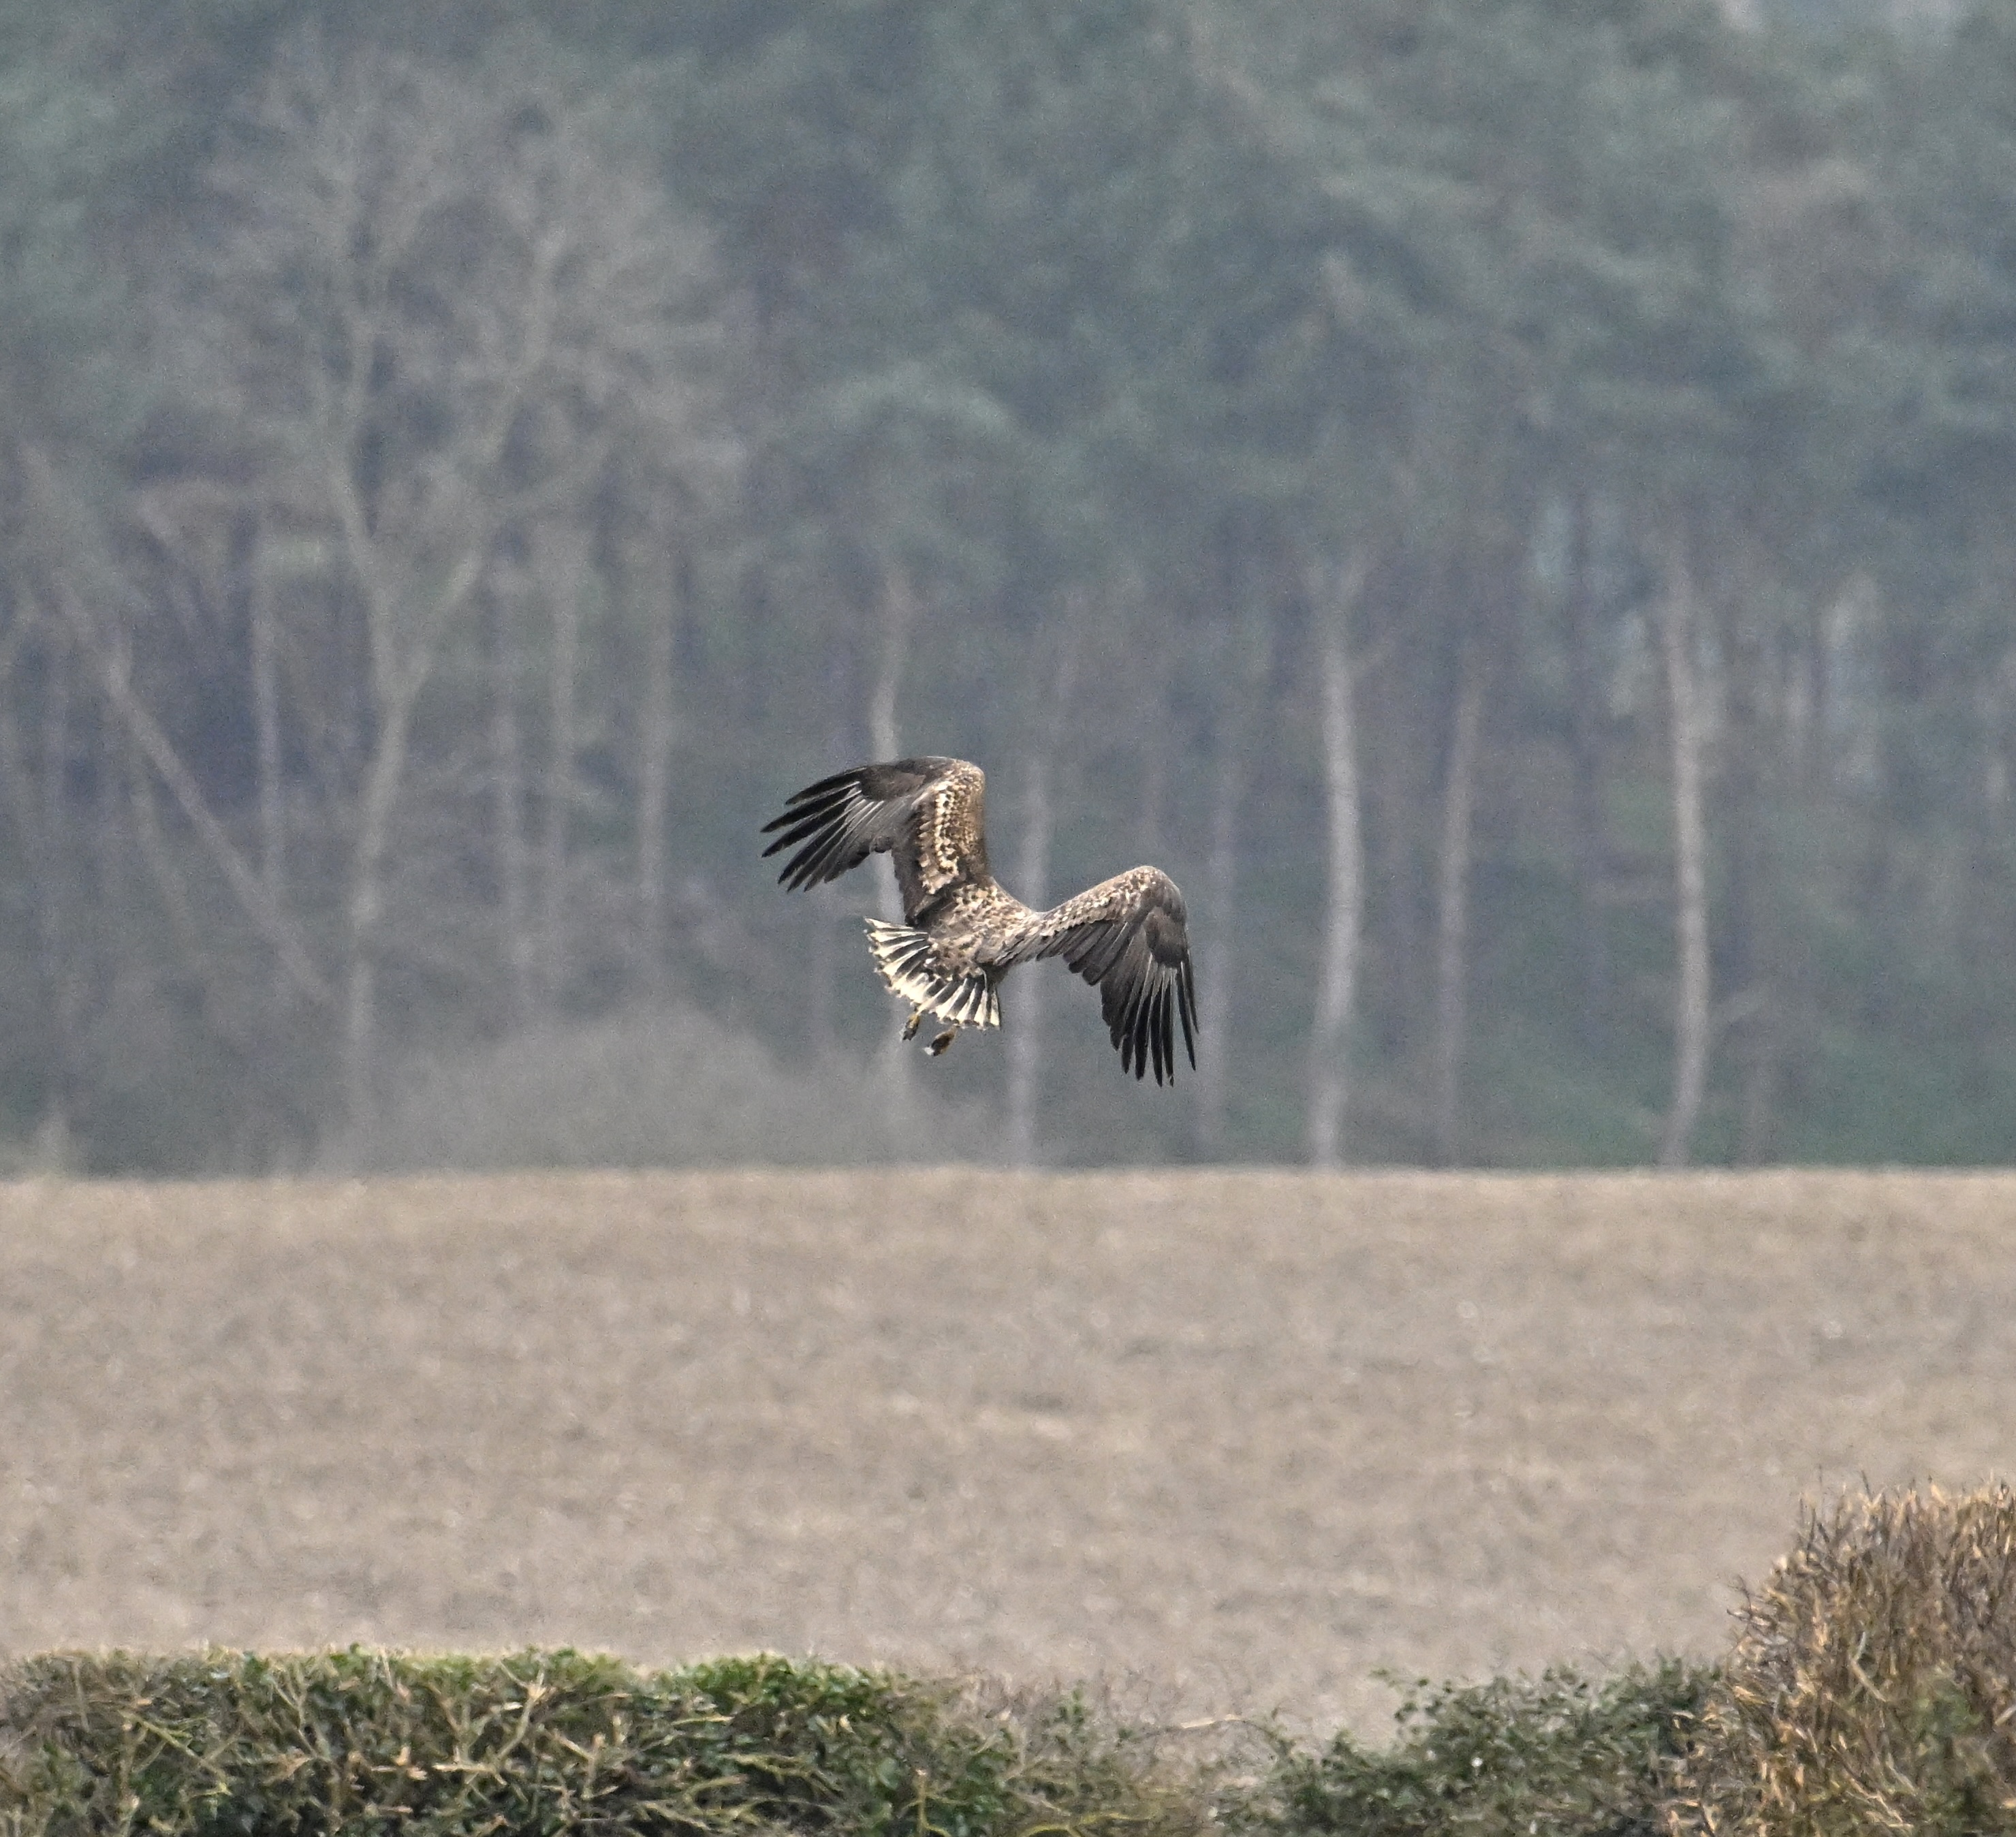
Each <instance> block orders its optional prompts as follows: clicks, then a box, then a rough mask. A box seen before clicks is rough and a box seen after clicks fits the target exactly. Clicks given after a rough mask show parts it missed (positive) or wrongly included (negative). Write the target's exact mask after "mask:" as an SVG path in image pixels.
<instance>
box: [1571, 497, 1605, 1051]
mask: <svg viewBox="0 0 2016 1837" xmlns="http://www.w3.org/2000/svg"><path fill="white" fill-rule="evenodd" d="M1573 514H1574V524H1575V541H1574V546H1573V548H1572V550H1571V556H1570V562H1569V570H1570V571H1569V578H1568V756H1569V762H1570V765H1571V768H1572V770H1573V773H1574V791H1573V795H1572V798H1571V812H1572V816H1573V819H1574V836H1575V893H1576V899H1577V903H1578V906H1579V917H1580V920H1581V924H1580V937H1579V945H1580V956H1581V960H1582V961H1581V971H1582V974H1581V978H1580V993H1581V998H1582V1000H1581V1006H1580V1010H1579V1014H1578V1017H1577V1018H1578V1022H1579V1025H1578V1028H1577V1031H1578V1032H1579V1034H1580V1035H1581V1037H1582V1045H1583V1046H1584V1048H1585V1049H1586V1050H1589V1051H1590V1052H1594V1051H1595V1050H1597V1048H1598V1047H1599V1046H1600V1043H1601V1041H1602V1037H1603V1023H1604V1015H1605V1014H1607V1012H1608V1010H1609V1007H1610V937H1609V924H1608V919H1607V914H1606V913H1605V911H1604V882H1605V880H1606V878H1607V869H1608V862H1609V852H1610V851H1609V845H1608V841H1607V827H1606V823H1605V820H1604V807H1603V744H1602V721H1603V715H1602V706H1601V704H1602V699H1603V695H1604V683H1603V680H1602V675H1601V672H1600V670H1599V668H1598V667H1597V641H1598V633H1597V618H1598V609H1597V603H1596V581H1595V566H1596V559H1595V553H1594V549H1595V544H1594V542H1593V541H1592V539H1591V531H1590V525H1591V522H1592V520H1593V517H1594V516H1595V506H1594V503H1593V499H1592V498H1591V496H1590V495H1589V494H1588V493H1586V492H1584V493H1582V494H1581V495H1579V496H1578V497H1577V499H1575V508H1574V513H1573Z"/></svg>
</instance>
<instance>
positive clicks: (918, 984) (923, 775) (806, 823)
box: [763, 758, 1197, 1084]
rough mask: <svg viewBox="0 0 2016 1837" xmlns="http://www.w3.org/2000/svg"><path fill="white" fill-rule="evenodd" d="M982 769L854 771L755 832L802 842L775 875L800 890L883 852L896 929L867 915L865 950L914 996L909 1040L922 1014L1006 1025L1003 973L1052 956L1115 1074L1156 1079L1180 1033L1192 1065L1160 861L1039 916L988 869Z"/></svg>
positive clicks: (1180, 951)
mask: <svg viewBox="0 0 2016 1837" xmlns="http://www.w3.org/2000/svg"><path fill="white" fill-rule="evenodd" d="M986 784H987V780H986V776H985V774H984V773H982V772H981V769H980V768H979V767H978V766H977V765H969V764H968V763H967V762H966V761H965V760H964V759H938V758H918V759H895V760H892V761H891V762H889V763H888V764H887V765H856V766H855V767H853V768H852V769H851V770H848V771H846V772H837V773H834V774H833V776H832V777H830V778H822V779H821V780H819V783H817V784H808V785H807V786H806V787H805V789H804V790H803V791H800V792H798V793H797V795H796V796H794V797H793V798H790V799H789V800H788V801H787V802H786V804H785V806H784V813H783V816H779V817H777V818H776V819H774V820H773V821H772V822H769V823H765V825H764V826H763V833H764V834H765V835H768V834H770V832H771V831H772V830H782V831H783V834H780V835H779V836H778V837H777V839H776V841H774V842H772V844H771V845H769V848H765V850H764V851H763V852H764V854H765V856H769V855H775V854H776V853H777V852H779V850H780V849H784V848H793V849H795V850H797V852H796V853H795V854H794V855H792V856H791V857H790V859H789V860H787V862H786V863H785V864H784V870H783V873H780V874H779V875H778V877H777V878H778V880H779V882H780V883H781V884H783V885H784V886H786V887H788V888H792V889H793V890H794V891H795V890H797V888H801V887H817V886H822V885H823V884H825V883H826V881H831V880H837V879H838V878H839V877H840V876H841V875H842V874H844V873H846V872H847V870H848V869H849V868H850V867H858V866H860V865H861V863H862V862H864V861H866V859H868V857H869V855H879V854H881V853H884V852H887V853H888V854H889V855H891V856H892V857H893V858H894V859H895V866H896V884H897V887H898V889H899V890H900V891H901V892H902V895H903V918H904V923H903V924H900V925H895V924H887V923H885V922H884V920H880V919H869V920H867V921H866V923H867V926H868V948H869V951H870V952H871V953H873V956H874V959H875V967H876V970H877V972H878V973H879V974H880V976H881V978H882V980H883V982H884V983H885V984H886V985H887V987H888V989H889V990H890V992H891V994H894V995H899V996H902V998H903V999H904V1000H905V1001H907V1002H909V1003H910V1009H911V1012H910V1018H909V1021H908V1023H907V1024H906V1025H905V1027H904V1028H903V1037H904V1038H905V1039H913V1038H915V1037H916V1032H917V1029H918V1028H919V1027H920V1026H921V1025H923V1018H924V1016H925V1015H927V1014H934V1015H936V1016H937V1017H938V1018H939V1019H940V1020H941V1021H949V1022H950V1023H951V1025H949V1026H948V1027H947V1028H945V1031H944V1032H942V1033H941V1034H939V1035H938V1036H937V1037H936V1038H935V1039H933V1040H932V1041H931V1045H930V1047H929V1049H928V1050H930V1052H931V1054H932V1055H933V1056H934V1057H936V1056H937V1055H938V1054H940V1053H941V1052H943V1051H944V1050H945V1048H946V1047H947V1046H950V1045H951V1044H952V1041H953V1039H955V1038H956V1036H957V1035H958V1032H959V1029H960V1028H962V1027H998V1026H999V1025H1000V1024H1001V996H1000V993H999V990H1000V986H1001V978H1003V976H1005V975H1006V974H1008V972H1009V971H1010V970H1012V969H1013V967H1015V966H1016V964H1019V963H1026V962H1031V961H1033V960H1035V959H1036V958H1038V957H1043V956H1060V957H1062V958H1063V959H1064V961H1065V962H1066V963H1067V964H1070V965H1071V967H1072V968H1073V969H1074V970H1075V971H1077V972H1078V974H1080V975H1081V976H1082V977H1083V978H1085V981H1086V982H1089V983H1091V984H1093V986H1094V987H1096V989H1098V991H1099V1000H1100V1013H1101V1014H1103V1016H1104V1017H1105V1019H1106V1025H1107V1031H1108V1032H1109V1033H1110V1034H1111V1036H1112V1039H1113V1043H1114V1045H1115V1046H1118V1048H1119V1049H1120V1063H1121V1067H1122V1068H1123V1069H1125V1070H1126V1071H1129V1072H1132V1073H1133V1074H1134V1075H1135V1076H1136V1078H1145V1077H1146V1076H1147V1075H1148V1073H1149V1072H1150V1070H1152V1071H1153V1072H1154V1074H1155V1082H1157V1084H1161V1083H1162V1082H1165V1080H1173V1079H1174V1078H1175V1074H1176V1039H1175V1034H1176V1028H1177V1027H1178V1025H1181V1027H1182V1028H1183V1050H1184V1051H1185V1052H1186V1054H1189V1056H1190V1065H1191V1068H1192V1069H1193V1070H1194V1069H1195V1068H1196V1065H1197V1045H1196V1039H1197V994H1196V989H1195V985H1194V984H1193V980H1192V977H1191V973H1190V933H1189V931H1187V930H1186V928H1185V924H1184V913H1183V895H1182V894H1181V893H1179V892H1178V891H1176V884H1175V881H1172V880H1171V879H1170V878H1169V877H1168V875H1167V874H1165V873H1163V872H1162V870H1161V869H1160V868H1159V867H1136V868H1130V869H1129V870H1128V871H1127V872H1126V873H1122V874H1115V875H1114V877H1113V878H1112V879H1111V880H1110V881H1101V882H1100V884H1098V885H1097V886H1096V887H1094V888H1092V889H1091V890H1090V891H1089V892H1084V893H1081V894H1079V895H1078V897H1077V898H1076V899H1067V900H1066V901H1065V902H1064V904H1063V905H1061V906H1053V907H1052V908H1051V909H1050V910H1049V911H1048V912H1036V911H1034V910H1032V909H1031V908H1030V907H1028V906H1024V904H1023V903H1022V902H1021V900H1019V899H1016V898H1015V897H1014V895H1012V894H1010V893H1007V892H1005V891H1003V889H1002V888H1001V887H1000V886H999V884H998V883H997V882H996V881H995V878H994V876H993V875H992V873H989V872H988V867H987V834H986V825H985V814H984V809H985V794H986Z"/></svg>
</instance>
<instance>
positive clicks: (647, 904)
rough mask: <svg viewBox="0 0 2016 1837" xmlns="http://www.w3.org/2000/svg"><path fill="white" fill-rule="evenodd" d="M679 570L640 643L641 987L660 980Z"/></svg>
mask: <svg viewBox="0 0 2016 1837" xmlns="http://www.w3.org/2000/svg"><path fill="white" fill-rule="evenodd" d="M679 610H680V608H679V571H678V569H677V568H676V567H668V569H667V570H666V574H665V595H664V603H663V605H662V606H661V607H657V609H656V613H655V616H654V617H653V618H652V620H651V625H650V632H649V633H648V635H647V637H646V643H645V647H644V681H643V708H642V709H641V711H640V715H639V723H638V729H639V730H638V747H637V753H638V758H637V967H638V971H639V977H640V978H641V980H642V981H643V985H644V986H645V987H646V989H650V990H652V991H653V992H657V993H662V992H664V982H665V823H666V819H667V817H668V815H669V813H670V811H671V794H672V742H673V740H674V738H675V733H676V726H675V722H676V713H675V708H674V704H673V700H672V697H673V690H674V683H673V671H672V663H673V641H674V639H675V637H676V636H677V627H678V624H679Z"/></svg>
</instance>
